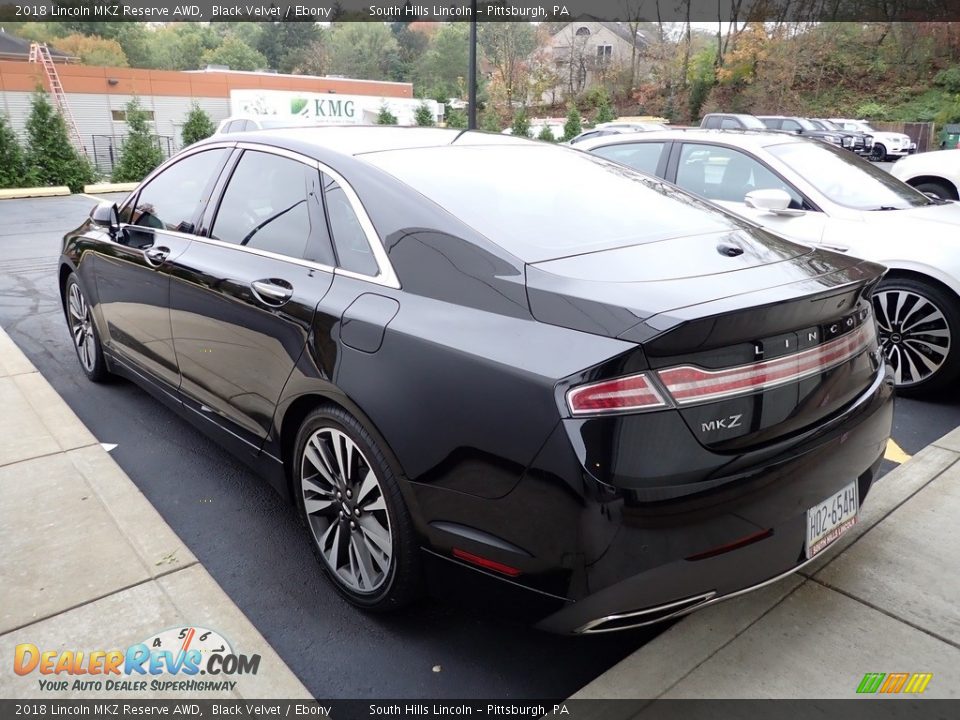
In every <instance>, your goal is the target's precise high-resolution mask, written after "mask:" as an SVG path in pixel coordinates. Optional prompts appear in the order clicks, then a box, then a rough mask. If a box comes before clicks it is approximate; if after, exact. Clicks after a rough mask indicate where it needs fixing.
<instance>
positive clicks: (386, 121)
mask: <svg viewBox="0 0 960 720" xmlns="http://www.w3.org/2000/svg"><path fill="white" fill-rule="evenodd" d="M396 124H397V116H396V115H394V114H393V113H392V112H390V108H388V107H387V105H386V103H384V104H383V105H381V106H380V111H379V112H378V113H377V125H396Z"/></svg>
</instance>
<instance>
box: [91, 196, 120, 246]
mask: <svg viewBox="0 0 960 720" xmlns="http://www.w3.org/2000/svg"><path fill="white" fill-rule="evenodd" d="M90 219H91V220H92V221H93V224H94V225H97V226H99V227H102V228H104V229H105V230H106V231H107V232H109V233H110V237H112V238H116V237H117V235H118V234H119V233H120V211H119V209H118V208H117V204H116V203H111V202H102V203H100V204H99V205H97V206H96V207H94V208H93V210H91V211H90Z"/></svg>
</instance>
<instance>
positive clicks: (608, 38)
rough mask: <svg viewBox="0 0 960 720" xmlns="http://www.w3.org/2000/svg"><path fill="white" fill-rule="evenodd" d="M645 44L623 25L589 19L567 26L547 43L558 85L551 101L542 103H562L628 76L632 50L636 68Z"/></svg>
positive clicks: (645, 41)
mask: <svg viewBox="0 0 960 720" xmlns="http://www.w3.org/2000/svg"><path fill="white" fill-rule="evenodd" d="M647 44H648V41H647V39H646V37H644V35H643V33H641V32H637V33H636V35H634V34H633V33H632V32H631V30H630V28H629V27H628V26H627V24H626V23H619V22H606V21H602V20H593V19H592V18H588V17H583V18H580V19H578V20H574V21H573V22H571V23H567V24H566V25H565V26H564V27H562V28H560V29H559V30H558V31H557V32H555V33H554V34H553V35H552V36H551V38H550V41H549V47H548V48H547V51H548V53H549V61H550V62H551V63H552V66H553V73H554V74H555V76H556V78H557V85H556V88H555V89H554V90H552V91H550V94H551V95H553V96H554V97H553V98H549V97H545V98H544V99H545V100H554V101H555V100H561V99H563V98H565V97H568V96H571V95H577V94H578V93H581V92H583V91H584V90H587V89H589V88H590V87H592V86H593V85H596V84H598V83H600V82H602V81H603V80H604V79H607V78H611V77H613V76H615V75H618V74H620V73H622V72H627V73H629V71H630V68H631V66H632V63H633V60H634V49H636V59H637V63H638V64H639V63H640V61H641V58H642V56H643V50H644V48H645V47H646V46H647Z"/></svg>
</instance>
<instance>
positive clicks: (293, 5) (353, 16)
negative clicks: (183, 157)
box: [0, 0, 960, 22]
mask: <svg viewBox="0 0 960 720" xmlns="http://www.w3.org/2000/svg"><path fill="white" fill-rule="evenodd" d="M472 5H473V3H472V2H471V0H440V2H430V1H429V0H295V1H292V2H291V1H287V0H280V1H271V0H222V1H220V2H210V1H209V0H121V1H118V2H113V1H112V0H96V1H91V0H57V1H55V2H54V1H44V0H37V1H36V2H31V1H30V0H0V20H2V21H14V22H16V21H24V22H35V21H40V22H78V21H83V22H90V21H112V22H189V21H211V20H213V21H218V22H239V21H263V22H276V21H293V22H334V21H380V22H391V21H396V20H426V21H452V22H458V21H463V22H466V21H470V20H471V19H474V18H475V19H476V20H477V21H478V22H510V21H521V22H529V21H537V22H545V21H572V20H575V19H577V18H581V17H585V16H586V17H589V18H590V19H593V20H610V21H622V22H638V21H646V22H657V21H662V22H685V21H687V20H690V21H691V22H731V21H736V22H748V21H755V22H756V21H765V22H774V21H776V22H840V21H854V22H941V21H951V20H960V3H958V2H956V0H803V1H799V0H550V1H549V2H536V1H535V0H502V1H492V0H481V1H480V2H478V3H476V10H475V11H474V10H473V9H472V7H471V6H472Z"/></svg>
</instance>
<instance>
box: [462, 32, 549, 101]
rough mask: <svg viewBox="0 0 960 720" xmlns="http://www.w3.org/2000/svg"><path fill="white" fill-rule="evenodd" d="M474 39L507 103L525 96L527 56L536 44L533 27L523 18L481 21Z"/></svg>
mask: <svg viewBox="0 0 960 720" xmlns="http://www.w3.org/2000/svg"><path fill="white" fill-rule="evenodd" d="M477 40H478V42H479V44H480V48H481V50H482V51H483V54H484V57H486V59H487V60H488V61H489V62H490V64H491V65H492V66H493V68H494V76H495V77H496V78H497V79H499V81H500V82H501V83H502V84H503V89H504V95H505V98H506V103H507V107H508V108H511V107H512V105H513V102H514V100H518V99H519V100H526V96H527V58H528V57H529V56H530V54H531V53H532V52H533V51H534V50H535V49H536V47H537V36H536V30H535V29H534V27H533V25H531V24H530V23H526V22H489V23H481V24H480V28H479V31H478V37H477Z"/></svg>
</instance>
